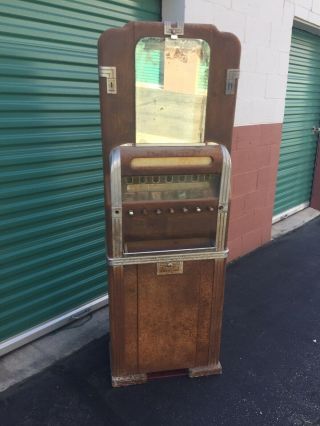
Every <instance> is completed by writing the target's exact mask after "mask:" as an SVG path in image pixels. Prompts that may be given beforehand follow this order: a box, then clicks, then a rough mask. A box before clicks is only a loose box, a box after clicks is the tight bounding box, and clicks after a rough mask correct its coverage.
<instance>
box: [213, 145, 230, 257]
mask: <svg viewBox="0 0 320 426" xmlns="http://www.w3.org/2000/svg"><path fill="white" fill-rule="evenodd" d="M220 148H221V151H222V156H223V167H222V173H221V182H220V194H219V210H218V219H217V232H216V247H217V250H218V251H220V250H223V249H224V248H225V243H226V241H225V240H226V228H227V218H228V209H229V197H230V178H231V157H230V154H229V151H228V150H227V148H226V147H225V146H224V145H220Z"/></svg>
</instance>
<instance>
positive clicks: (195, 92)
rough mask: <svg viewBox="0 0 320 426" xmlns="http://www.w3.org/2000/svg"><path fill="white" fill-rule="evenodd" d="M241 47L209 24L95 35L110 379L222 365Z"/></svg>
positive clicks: (197, 372)
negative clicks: (220, 352)
mask: <svg viewBox="0 0 320 426" xmlns="http://www.w3.org/2000/svg"><path fill="white" fill-rule="evenodd" d="M239 58H240V44H239V41H238V40H237V38H236V37H235V36H234V35H232V34H229V33H222V32H219V31H218V30H217V29H216V28H215V27H214V26H212V25H195V24H185V25H182V24H179V23H177V24H170V23H160V22H132V23H129V24H127V25H125V26H124V27H123V28H121V29H110V30H107V31H105V32H104V33H103V34H102V35H101V37H100V40H99V76H100V100H101V119H102V136H103V151H104V154H103V155H104V175H105V200H106V202H105V205H106V222H107V223H106V233H107V235H106V241H107V253H108V271H109V290H110V334H111V344H110V351H111V374H112V384H113V386H123V385H128V384H134V383H142V382H145V381H146V380H147V379H148V378H149V377H152V376H154V375H160V374H170V372H180V373H182V372H185V373H186V374H189V376H190V377H196V376H203V375H210V374H219V373H220V372H221V365H220V363H219V351H220V334H221V318H222V308H223V294H224V275H225V264H226V257H227V253H228V250H227V247H226V233H227V223H228V208H229V190H230V170H231V162H230V155H229V152H230V148H231V136H232V128H233V119H234V110H235V100H236V88H237V78H238V75H239V70H238V67H239Z"/></svg>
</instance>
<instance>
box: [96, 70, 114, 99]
mask: <svg viewBox="0 0 320 426" xmlns="http://www.w3.org/2000/svg"><path fill="white" fill-rule="evenodd" d="M99 76H100V77H103V78H105V79H106V83H107V93H109V94H112V95H116V94H117V67H105V66H102V65H100V67H99Z"/></svg>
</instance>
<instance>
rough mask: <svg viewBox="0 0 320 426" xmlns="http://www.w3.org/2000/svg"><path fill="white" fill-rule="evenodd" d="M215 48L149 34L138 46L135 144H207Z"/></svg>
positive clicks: (202, 41) (202, 43) (186, 40)
mask: <svg viewBox="0 0 320 426" xmlns="http://www.w3.org/2000/svg"><path fill="white" fill-rule="evenodd" d="M209 65H210V47H209V45H208V43H207V42H206V41H204V40H199V39H187V38H178V39H171V38H158V37H145V38H142V39H141V40H139V42H138V43H137V46H136V50H135V67H136V68H135V71H136V72H135V75H136V143H137V144H139V143H144V144H145V143H152V144H188V143H191V144H194V143H201V142H204V128H205V115H206V103H207V91H208V75H209Z"/></svg>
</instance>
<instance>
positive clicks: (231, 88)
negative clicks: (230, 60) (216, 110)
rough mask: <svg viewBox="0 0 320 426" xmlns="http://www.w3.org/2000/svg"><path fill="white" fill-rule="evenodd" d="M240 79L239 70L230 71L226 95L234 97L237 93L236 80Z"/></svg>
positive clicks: (228, 72)
mask: <svg viewBox="0 0 320 426" xmlns="http://www.w3.org/2000/svg"><path fill="white" fill-rule="evenodd" d="M239 77H240V70H239V69H232V68H230V69H228V70H227V78H226V91H225V93H226V95H234V94H235V93H236V80H237V79H239Z"/></svg>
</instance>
